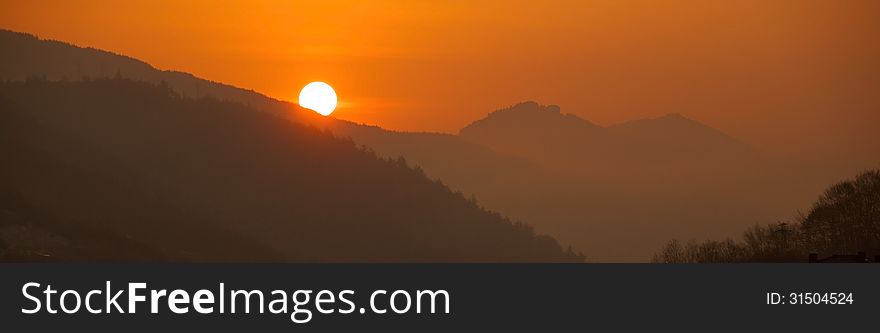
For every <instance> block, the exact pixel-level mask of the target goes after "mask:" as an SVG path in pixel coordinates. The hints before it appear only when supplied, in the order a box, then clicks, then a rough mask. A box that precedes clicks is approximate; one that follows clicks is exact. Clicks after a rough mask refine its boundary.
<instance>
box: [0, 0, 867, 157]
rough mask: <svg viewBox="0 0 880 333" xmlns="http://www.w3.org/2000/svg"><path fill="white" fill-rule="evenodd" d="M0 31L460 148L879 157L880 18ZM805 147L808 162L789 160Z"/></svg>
mask: <svg viewBox="0 0 880 333" xmlns="http://www.w3.org/2000/svg"><path fill="white" fill-rule="evenodd" d="M0 4H2V5H0V7H2V9H3V10H2V11H0V27H2V28H7V29H11V30H16V31H22V32H28V33H34V34H36V35H38V36H40V37H41V38H51V39H58V40H62V41H67V42H71V43H73V44H77V45H81V46H92V47H96V48H99V49H105V50H109V51H113V52H116V53H121V54H125V55H129V56H132V57H135V58H139V59H141V60H145V61H147V62H149V63H150V64H152V65H154V66H156V67H158V68H161V69H174V70H180V71H185V72H190V73H193V74H195V75H197V76H201V77H204V78H207V79H211V80H214V81H221V82H225V83H229V84H233V85H236V86H240V87H244V88H250V89H254V90H256V91H259V92H262V93H265V94H267V95H270V96H273V97H276V98H279V99H283V100H290V101H295V100H296V96H297V94H298V93H299V89H300V88H301V87H302V86H304V85H305V84H306V83H308V82H310V81H325V82H328V83H330V84H331V85H333V86H334V88H335V89H336V90H337V93H338V94H339V97H340V103H341V104H340V108H339V109H337V112H336V113H335V114H334V115H335V116H336V117H339V118H343V119H349V120H353V121H357V122H362V123H369V124H377V125H380V126H382V127H385V128H390V129H397V130H424V131H440V132H457V130H458V129H459V128H461V127H463V126H464V125H466V124H467V123H469V122H470V121H472V120H475V119H478V118H480V117H483V116H484V115H485V114H486V113H488V112H490V111H492V110H495V109H498V108H501V107H504V106H507V105H510V104H514V103H517V102H520V101H524V100H536V101H538V102H540V103H544V104H558V105H560V106H561V107H562V110H563V112H569V113H575V114H577V115H580V116H581V117H584V118H586V119H589V120H592V121H594V122H597V123H599V124H613V123H617V122H622V121H626V120H630V119H635V118H641V117H652V116H659V115H662V114H665V113H671V112H677V113H682V114H684V115H686V116H688V117H691V118H694V119H697V120H699V121H701V122H703V123H706V124H709V125H711V126H713V127H715V128H718V129H721V130H723V131H725V132H727V133H729V134H732V135H733V136H735V137H737V138H740V139H742V140H744V141H746V142H749V143H753V144H757V145H758V146H761V147H767V148H771V149H776V148H783V149H787V150H788V151H798V150H809V149H813V148H817V149H826V150H839V149H840V148H841V147H847V149H856V150H858V151H878V152H880V145H878V143H880V130H878V129H880V125H878V124H880V1H871V0H866V1H849V0H848V1H831V0H828V1H802V0H797V1H794V0H793V1H595V2H593V1H519V0H514V1H510V0H508V1H457V0H453V1H410V0H397V1H393V0H387V1H309V2H305V1H241V2H232V1H156V0H150V1H142V0H134V1H89V0H86V1H6V0H0ZM804 147H809V149H807V148H804Z"/></svg>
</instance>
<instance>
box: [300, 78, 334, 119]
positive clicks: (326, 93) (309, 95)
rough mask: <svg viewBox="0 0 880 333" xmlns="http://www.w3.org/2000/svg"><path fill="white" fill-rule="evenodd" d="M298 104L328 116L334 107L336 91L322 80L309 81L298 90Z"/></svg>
mask: <svg viewBox="0 0 880 333" xmlns="http://www.w3.org/2000/svg"><path fill="white" fill-rule="evenodd" d="M299 105H300V106H302V107H304V108H307V109H312V110H314V111H315V112H317V113H320V114H321V115H324V116H329V115H330V114H331V113H333V110H335V109H336V92H335V91H333V87H331V86H330V85H329V84H326V83H324V82H312V83H309V84H307V85H306V86H305V87H303V88H302V91H300V92H299Z"/></svg>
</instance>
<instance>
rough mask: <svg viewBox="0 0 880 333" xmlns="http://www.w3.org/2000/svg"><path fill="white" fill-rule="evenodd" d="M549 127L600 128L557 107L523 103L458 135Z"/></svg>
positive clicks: (505, 109) (501, 111) (465, 128)
mask: <svg viewBox="0 0 880 333" xmlns="http://www.w3.org/2000/svg"><path fill="white" fill-rule="evenodd" d="M551 127H557V128H586V129H594V128H596V129H598V128H600V126H598V125H596V124H593V123H592V122H590V121H587V120H585V119H583V118H581V117H578V116H576V115H573V114H567V113H562V111H561V109H560V107H559V106H558V105H552V104H551V105H542V104H539V103H538V102H535V101H525V102H521V103H517V104H514V105H512V106H509V107H506V108H503V109H500V110H496V111H493V112H491V113H489V114H488V115H487V116H486V117H485V118H483V119H480V120H477V121H474V122H472V123H471V124H469V125H467V126H465V127H464V128H462V129H461V131H459V133H460V134H464V135H467V133H468V132H474V131H476V132H479V131H480V128H483V129H486V128H498V129H502V128H504V129H507V130H523V129H529V128H532V129H533V128H551Z"/></svg>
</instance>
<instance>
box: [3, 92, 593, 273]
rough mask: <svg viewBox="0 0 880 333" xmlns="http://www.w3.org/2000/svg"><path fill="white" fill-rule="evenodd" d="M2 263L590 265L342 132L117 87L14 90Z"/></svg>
mask: <svg viewBox="0 0 880 333" xmlns="http://www.w3.org/2000/svg"><path fill="white" fill-rule="evenodd" d="M0 118H2V119H0V156H4V159H3V160H4V163H3V164H2V166H0V194H2V195H0V199H2V200H0V241H2V243H0V246H2V249H0V252H3V253H4V255H6V256H7V258H13V257H15V258H24V260H33V259H34V258H37V257H40V258H50V259H58V260H199V261H200V260H220V261H224V260H235V261H242V260H246V261H254V260H271V261H275V260H291V261H461V262H471V261H578V260H581V258H580V257H577V256H574V255H572V254H571V253H566V252H565V251H562V249H561V248H560V246H559V245H558V243H557V242H556V241H555V240H553V239H552V238H550V237H546V236H536V235H535V234H534V232H533V231H532V230H531V228H530V227H528V226H526V225H522V224H517V223H511V222H510V221H508V220H507V219H505V218H504V217H502V216H500V215H498V214H495V213H492V212H489V211H486V210H484V209H482V208H480V207H479V206H478V205H477V204H476V203H475V202H474V201H472V200H467V199H465V198H464V197H463V196H461V195H459V194H456V193H453V192H452V191H451V190H450V189H449V188H447V187H445V186H443V185H442V184H439V183H437V182H433V181H430V180H429V179H427V178H426V177H425V176H424V174H423V173H422V172H421V171H420V170H417V169H413V168H410V167H408V166H407V165H406V163H404V162H403V161H402V160H385V159H380V158H377V157H376V156H375V155H374V154H373V153H371V152H369V151H365V150H363V149H360V148H357V147H356V145H355V144H353V143H352V142H351V141H347V140H341V139H337V138H336V137H334V136H333V135H332V134H330V133H329V132H324V131H320V130H317V129H315V128H312V127H306V126H303V125H299V124H296V123H293V122H290V121H285V120H281V119H279V118H277V117H272V116H268V115H265V114H263V113H259V112H253V111H252V110H250V109H249V108H247V107H246V106H243V105H241V104H237V103H229V102H220V101H217V100H214V99H200V100H190V99H186V98H181V97H179V96H178V95H177V94H176V93H174V92H173V91H172V90H170V89H169V88H168V87H166V86H159V87H154V86H151V85H149V84H146V83H136V82H132V81H127V80H122V79H117V80H108V79H100V80H90V81H85V82H76V83H73V82H47V81H43V80H29V81H27V82H9V83H3V84H0Z"/></svg>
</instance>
